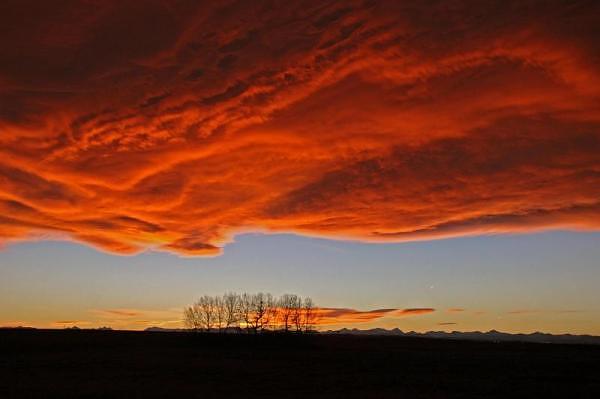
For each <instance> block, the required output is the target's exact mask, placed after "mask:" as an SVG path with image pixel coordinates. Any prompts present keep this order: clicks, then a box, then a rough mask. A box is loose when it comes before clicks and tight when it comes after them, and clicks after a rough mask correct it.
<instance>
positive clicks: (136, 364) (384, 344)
mask: <svg viewBox="0 0 600 399" xmlns="http://www.w3.org/2000/svg"><path fill="white" fill-rule="evenodd" d="M57 396H58V397H186V398H196V397H197V398H213V397H221V398H227V397H240V398H249V397H263V398H269V397H277V398H296V397H302V398H321V397H323V398H325V397H338V398H347V397H355V398H373V397H375V398H379V397H393V398H395V397H405V398H455V397H481V398H490V397H493V398H506V397H528V398H549V397H561V398H577V397H589V398H600V346H579V345H544V344H520V343H482V342H467V341H445V340H432V339H419V338H404V337H356V336H331V335H330V336H324V335H321V336H245V335H226V336H219V335H217V334H208V335H205V334H188V333H150V332H145V333H142V332H115V331H112V332H111V331H6V330H5V331H0V398H11V397H44V398H46V397H48V398H49V397H57Z"/></svg>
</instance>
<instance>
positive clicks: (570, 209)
mask: <svg viewBox="0 0 600 399" xmlns="http://www.w3.org/2000/svg"><path fill="white" fill-rule="evenodd" d="M599 12H600V4H598V3H594V2H591V3H586V4H580V5H574V4H572V3H571V2H568V1H564V2H560V1H558V2H553V3H551V4H544V5H543V6H541V5H540V4H539V3H537V2H533V1H531V2H530V1H519V2H505V1H498V2H469V1H459V2H455V3H453V4H452V6H451V7H448V5H447V3H446V2H433V3H428V4H427V5H418V4H417V5H414V4H412V5H408V4H405V3H402V2H395V1H381V2H364V1H358V0H357V1H348V2H343V4H342V3H338V4H330V5H322V4H320V3H308V4H304V3H294V2H292V3H289V4H285V5H279V6H278V7H272V6H270V5H268V4H266V3H265V4H263V3H262V2H260V1H259V2H246V3H238V4H235V5H233V4H232V5H229V6H217V5H216V4H215V5H204V4H200V3H195V2H183V3H182V2H175V1H146V2H143V3H141V2H121V1H110V0H109V1H103V2H101V4H100V3H93V4H92V3H88V2H81V1H74V0H72V1H67V2H64V3H61V4H60V5H58V4H49V3H48V4H46V2H33V1H32V2H28V1H25V2H9V3H8V4H5V5H3V8H2V13H0V14H1V15H0V26H2V27H3V30H2V32H3V33H2V35H1V36H0V49H2V50H0V215H2V216H0V240H1V241H4V242H13V241H18V240H32V239H47V238H61V239H71V240H76V241H79V242H84V243H88V244H90V245H93V246H95V247H97V248H101V249H104V250H107V251H111V252H114V253H121V254H129V253H136V252H138V251H141V250H144V249H147V248H151V249H157V250H168V251H173V252H176V253H180V254H189V255H214V254H218V253H219V252H220V251H221V248H222V247H223V245H225V244H226V243H227V242H229V241H230V240H231V239H232V237H233V236H234V235H235V234H238V233H241V232H245V231H264V232H295V233H298V234H305V235H311V236H323V237H332V238H347V239H356V240H364V241H378V242H379V241H392V242H397V241H406V240H422V239H433V238H444V237H452V236H461V235H472V234H496V233H512V232H525V231H532V230H540V229H553V228H566V229H578V230H598V229H599V227H600V201H599V198H600V156H599V155H598V154H600V104H599V103H598V98H599V97H600V67H599V64H598V63H597V62H596V58H597V57H596V53H597V51H596V49H597V40H598V39H597V37H598V28H597V25H598V24H597V20H596V18H594V16H595V15H597V14H598V13H599ZM241 16H243V18H241Z"/></svg>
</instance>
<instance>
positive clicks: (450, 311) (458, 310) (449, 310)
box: [448, 308, 465, 313]
mask: <svg viewBox="0 0 600 399" xmlns="http://www.w3.org/2000/svg"><path fill="white" fill-rule="evenodd" d="M464 311H465V309H463V308H449V309H448V313H460V312H464Z"/></svg>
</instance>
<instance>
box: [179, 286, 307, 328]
mask: <svg viewBox="0 0 600 399" xmlns="http://www.w3.org/2000/svg"><path fill="white" fill-rule="evenodd" d="M317 318H318V309H317V308H316V307H315V305H314V303H313V301H312V299H311V298H310V297H306V298H302V297H301V296H298V295H295V294H285V295H282V296H280V297H274V296H273V295H271V294H266V293H262V292H259V293H257V294H248V293H242V294H238V293H234V292H230V293H226V294H223V295H217V296H209V295H204V296H202V297H200V298H199V299H198V300H197V301H196V302H195V303H194V304H193V305H191V306H188V307H187V308H186V309H185V310H184V322H185V325H186V327H188V328H190V329H193V330H197V331H214V330H218V331H236V330H245V331H247V332H254V333H256V332H262V331H263V330H269V331H285V332H292V331H293V332H309V331H312V330H313V329H314V326H315V323H316V322H317Z"/></svg>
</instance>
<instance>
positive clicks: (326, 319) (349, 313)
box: [316, 308, 435, 325]
mask: <svg viewBox="0 0 600 399" xmlns="http://www.w3.org/2000/svg"><path fill="white" fill-rule="evenodd" d="M434 311H435V309H432V308H413V309H375V310H367V311H361V310H356V309H347V308H319V309H317V313H316V314H317V324H319V325H327V324H354V323H367V322H370V321H374V320H377V319H381V318H383V317H407V316H416V315H422V314H427V313H432V312H434Z"/></svg>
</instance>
